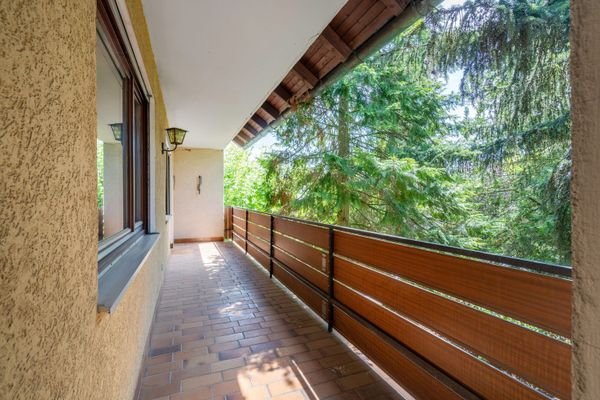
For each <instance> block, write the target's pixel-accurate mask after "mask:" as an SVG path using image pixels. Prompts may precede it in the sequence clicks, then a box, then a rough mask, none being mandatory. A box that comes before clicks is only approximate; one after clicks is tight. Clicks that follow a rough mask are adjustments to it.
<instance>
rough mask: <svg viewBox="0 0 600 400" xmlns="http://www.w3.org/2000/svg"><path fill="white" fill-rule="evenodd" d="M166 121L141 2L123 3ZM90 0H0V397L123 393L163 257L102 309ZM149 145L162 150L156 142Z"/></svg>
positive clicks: (160, 193)
mask: <svg viewBox="0 0 600 400" xmlns="http://www.w3.org/2000/svg"><path fill="white" fill-rule="evenodd" d="M128 6H129V9H130V11H131V18H132V20H133V21H134V26H135V28H136V36H137V39H138V41H139V44H140V47H141V51H142V53H143V58H144V61H145V64H146V68H147V70H148V74H149V76H150V79H151V81H152V82H151V83H152V85H151V86H152V90H153V94H154V100H155V102H156V111H157V112H156V121H155V122H156V132H157V138H158V143H160V140H161V139H162V133H163V132H164V128H166V126H167V121H166V114H165V110H164V105H163V101H162V96H161V93H160V88H159V86H158V77H157V74H156V68H155V65H154V61H153V55H152V52H151V49H150V46H149V39H148V34H147V31H146V27H145V23H144V18H143V13H142V9H141V5H140V0H130V1H128ZM95 13H96V1H94V0H56V1H47V0H31V1H27V2H18V1H8V0H6V1H5V0H1V1H0V88H1V92H0V121H1V122H0V154H1V155H0V221H1V223H0V309H1V310H2V312H0V397H1V398H3V399H11V400H13V399H36V400H37V399H40V400H43V399H61V400H62V399H77V400H80V399H86V400H87V399H103V400H104V399H115V400H116V399H118V400H121V399H130V398H132V396H133V392H134V389H135V385H136V380H137V376H138V371H139V367H140V361H141V356H142V351H143V348H144V345H145V340H146V336H147V332H148V329H149V326H150V323H151V319H152V313H153V310H154V305H155V303H156V299H157V295H158V290H159V287H160V284H161V280H162V276H163V273H162V266H163V265H164V263H165V260H166V256H167V251H168V249H167V240H166V235H165V234H164V222H161V221H164V181H165V179H164V164H163V162H164V161H163V160H162V157H158V158H157V162H156V171H154V173H156V184H157V187H156V191H157V196H156V199H157V204H156V217H157V227H158V230H159V231H161V233H162V235H161V241H160V243H159V244H158V246H157V248H155V250H154V251H153V253H152V254H151V255H150V257H149V259H148V261H147V262H146V264H145V265H144V266H143V267H142V269H141V271H140V273H139V274H138V275H137V277H136V278H135V281H134V282H133V284H132V285H131V286H130V287H129V289H128V290H127V292H126V293H125V296H124V298H123V299H122V301H121V303H120V304H119V306H118V307H117V309H116V311H115V313H114V314H111V315H108V314H104V315H98V314H97V312H96V296H97V262H96V257H97V214H96V213H97V210H96V170H95V169H96V165H95V163H96V160H95V157H96V154H95V151H96V105H95V101H96V99H95V90H96V87H95V51H96V50H95V49H96V32H95V30H96V28H95V23H96V22H95ZM157 153H160V150H158V152H157Z"/></svg>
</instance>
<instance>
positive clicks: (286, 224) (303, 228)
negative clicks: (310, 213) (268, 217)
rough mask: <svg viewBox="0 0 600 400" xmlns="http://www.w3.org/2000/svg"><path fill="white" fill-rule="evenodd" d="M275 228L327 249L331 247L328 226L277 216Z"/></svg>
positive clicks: (274, 222) (274, 223)
mask: <svg viewBox="0 0 600 400" xmlns="http://www.w3.org/2000/svg"><path fill="white" fill-rule="evenodd" d="M273 229H275V230H276V231H278V232H281V233H283V234H285V235H288V236H292V237H295V238H297V239H300V240H302V241H304V242H307V243H310V244H312V245H315V246H318V247H321V248H323V249H325V250H327V249H328V248H329V231H328V229H327V228H322V227H320V226H316V225H309V224H303V223H300V222H295V221H292V220H289V219H284V218H279V217H275V219H274V221H273Z"/></svg>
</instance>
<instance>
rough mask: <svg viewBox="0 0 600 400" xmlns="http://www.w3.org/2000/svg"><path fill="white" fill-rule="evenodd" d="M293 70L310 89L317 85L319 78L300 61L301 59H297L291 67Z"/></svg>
mask: <svg viewBox="0 0 600 400" xmlns="http://www.w3.org/2000/svg"><path fill="white" fill-rule="evenodd" d="M293 70H294V72H295V73H296V74H298V76H300V78H302V79H303V80H304V82H306V84H307V85H308V86H309V87H310V88H311V89H312V88H314V87H315V86H317V83H319V78H317V77H316V76H315V74H313V73H312V72H311V71H310V70H309V69H308V68H307V67H306V65H304V64H303V63H302V61H298V62H297V63H296V65H294V68H293Z"/></svg>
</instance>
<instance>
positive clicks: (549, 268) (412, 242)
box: [229, 206, 573, 279]
mask: <svg viewBox="0 0 600 400" xmlns="http://www.w3.org/2000/svg"><path fill="white" fill-rule="evenodd" d="M229 207H232V208H237V209H240V210H247V211H251V212H254V213H258V214H264V215H272V216H273V217H276V218H282V219H287V220H290V221H294V222H300V223H304V224H309V225H315V226H320V227H323V228H327V229H329V228H332V229H335V230H337V231H341V232H348V233H352V234H356V235H361V236H368V237H371V238H375V239H381V240H386V241H389V242H394V243H402V244H406V245H409V246H413V247H419V248H423V249H428V250H434V251H439V252H443V253H449V254H454V255H458V256H462V257H468V258H473V259H477V260H483V261H488V262H492V263H494V264H499V265H500V266H505V267H512V268H520V269H526V270H530V271H533V272H539V273H544V274H551V275H556V276H560V277H563V278H569V279H570V278H571V276H572V271H573V269H572V268H571V267H568V266H565V265H559V264H552V263H545V262H541V261H534V260H527V259H523V258H516V257H510V256H504V255H501V254H494V253H487V252H484V251H479V250H470V249H464V248H461V247H455V246H448V245H444V244H438V243H432V242H426V241H422V240H416V239H410V238H406V237H402V236H396V235H391V234H387V233H378V232H372V231H366V230H363V229H358V228H351V227H347V226H339V225H333V224H324V223H321V222H316V221H310V220H305V219H300V218H295V217H290V216H287V215H279V214H270V213H267V212H264V211H257V210H252V209H247V208H243V207H236V206H229Z"/></svg>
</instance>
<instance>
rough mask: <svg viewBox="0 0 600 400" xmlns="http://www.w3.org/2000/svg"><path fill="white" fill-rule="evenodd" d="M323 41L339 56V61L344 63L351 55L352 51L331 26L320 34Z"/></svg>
mask: <svg viewBox="0 0 600 400" xmlns="http://www.w3.org/2000/svg"><path fill="white" fill-rule="evenodd" d="M321 35H322V37H323V39H325V40H326V41H327V42H328V43H329V44H330V45H331V47H333V48H334V50H335V51H336V52H337V53H338V54H339V56H340V59H341V61H342V62H343V61H345V60H346V59H347V58H348V57H350V54H352V49H351V48H350V46H348V44H347V43H346V42H344V40H343V39H342V38H341V37H340V35H338V34H337V32H336V31H335V30H333V28H332V27H331V26H327V28H325V30H324V31H323V33H322V34H321Z"/></svg>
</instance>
